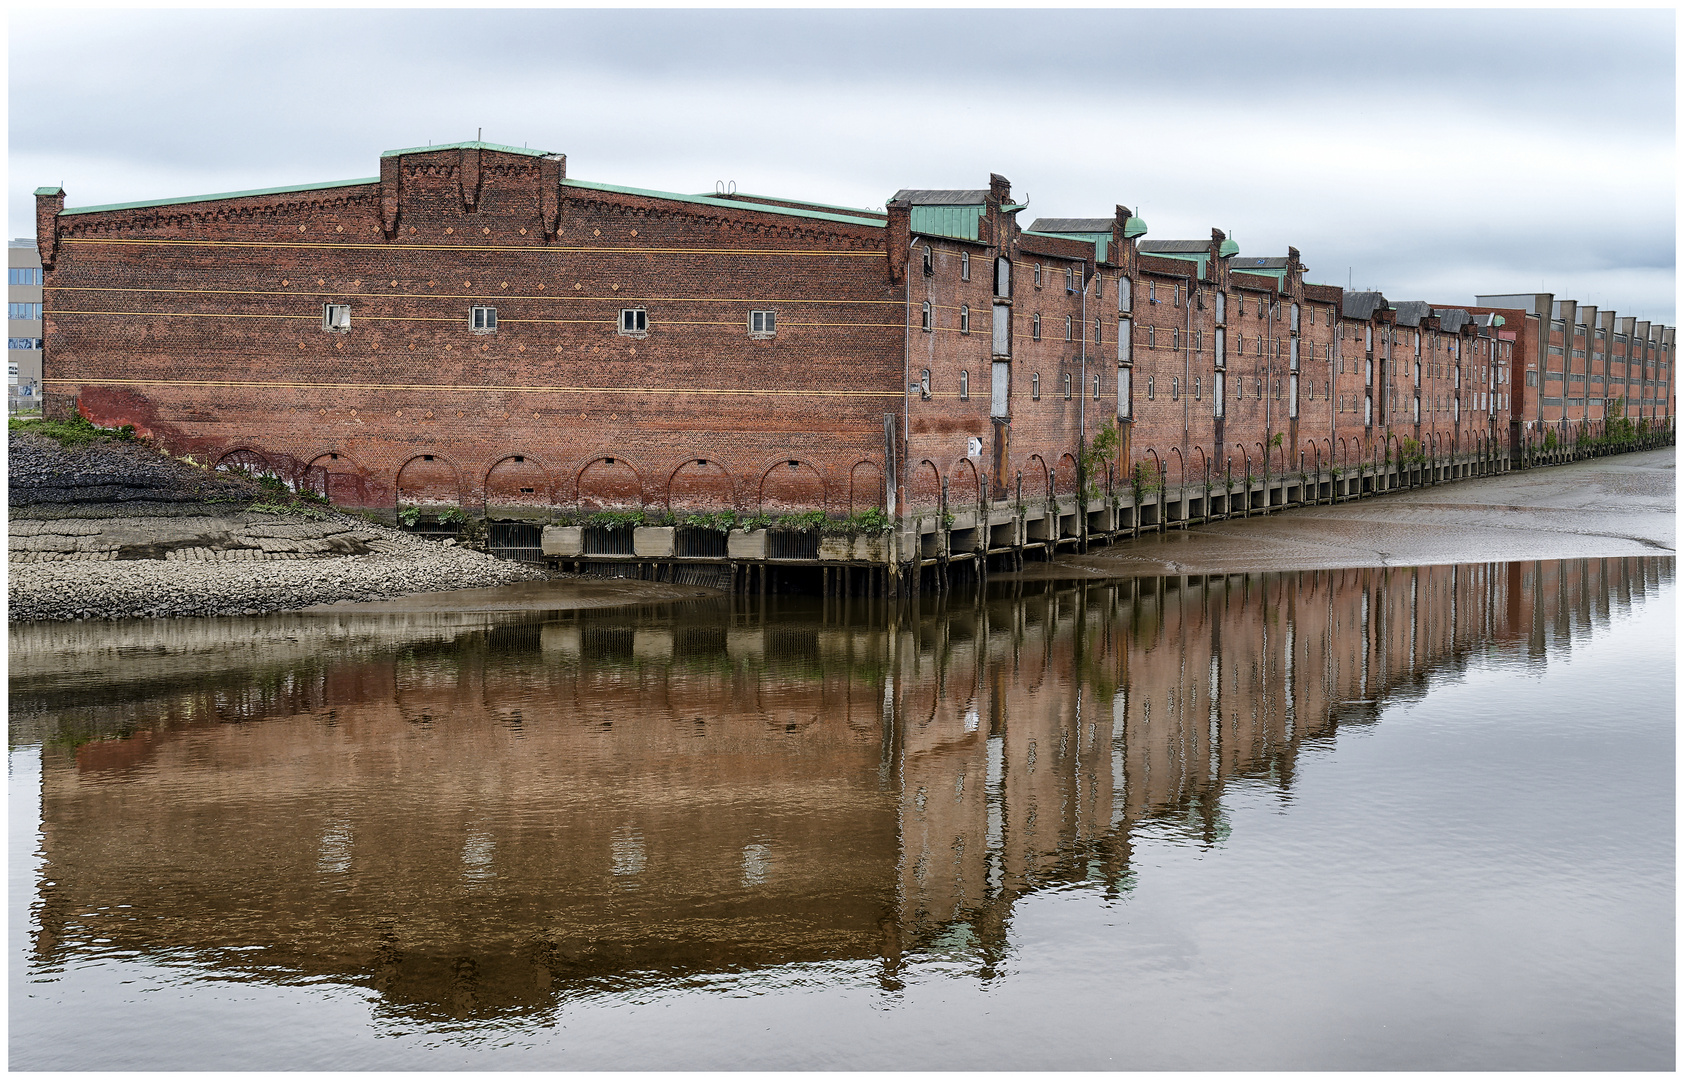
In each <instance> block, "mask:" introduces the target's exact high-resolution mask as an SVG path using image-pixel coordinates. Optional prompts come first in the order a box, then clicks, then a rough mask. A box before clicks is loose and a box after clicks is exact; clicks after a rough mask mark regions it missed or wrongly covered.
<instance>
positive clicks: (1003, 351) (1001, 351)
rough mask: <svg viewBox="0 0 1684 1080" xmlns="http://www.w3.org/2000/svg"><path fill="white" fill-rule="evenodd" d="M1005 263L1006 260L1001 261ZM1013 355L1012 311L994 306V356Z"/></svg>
mask: <svg viewBox="0 0 1684 1080" xmlns="http://www.w3.org/2000/svg"><path fill="white" fill-rule="evenodd" d="M1001 261H1002V262H1004V261H1005V260H1003V259H1002V260H1001ZM1011 354H1012V309H1011V308H1010V307H1008V306H1007V305H1005V304H995V305H994V355H995V356H1010V355H1011Z"/></svg>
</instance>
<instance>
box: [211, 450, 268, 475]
mask: <svg viewBox="0 0 1684 1080" xmlns="http://www.w3.org/2000/svg"><path fill="white" fill-rule="evenodd" d="M216 469H217V471H218V472H230V473H235V474H237V475H240V476H249V477H251V478H252V479H253V480H261V479H262V478H263V477H265V476H279V475H280V474H279V473H278V472H277V471H276V469H275V467H274V466H273V465H271V464H270V463H269V459H268V458H266V457H264V456H263V455H262V454H260V453H258V452H257V451H256V450H253V449H251V448H250V447H248V446H242V447H240V448H239V449H237V450H230V451H228V452H227V453H226V454H223V455H222V456H221V457H219V458H217V459H216Z"/></svg>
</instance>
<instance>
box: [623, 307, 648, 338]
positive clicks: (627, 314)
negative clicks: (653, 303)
mask: <svg viewBox="0 0 1684 1080" xmlns="http://www.w3.org/2000/svg"><path fill="white" fill-rule="evenodd" d="M648 332H649V313H648V312H647V311H645V310H644V309H643V308H622V309H620V333H622V334H647V333H648Z"/></svg>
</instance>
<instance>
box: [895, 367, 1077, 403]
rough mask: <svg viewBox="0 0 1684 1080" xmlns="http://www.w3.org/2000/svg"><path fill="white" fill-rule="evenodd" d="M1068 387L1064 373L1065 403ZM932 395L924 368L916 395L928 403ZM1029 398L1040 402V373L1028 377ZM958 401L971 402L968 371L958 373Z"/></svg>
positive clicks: (1068, 395)
mask: <svg viewBox="0 0 1684 1080" xmlns="http://www.w3.org/2000/svg"><path fill="white" fill-rule="evenodd" d="M1070 385H1071V384H1070V374H1069V373H1068V372H1066V373H1065V375H1064V400H1065V401H1069V400H1070ZM933 393H934V391H933V390H932V389H931V380H930V369H929V368H925V369H923V370H922V371H920V372H919V373H918V395H919V396H920V397H922V398H923V399H924V400H925V401H928V400H930V397H931V395H932V394H933ZM1029 396H1030V398H1031V399H1033V400H1035V401H1040V400H1041V373H1040V372H1039V371H1036V372H1031V373H1030V375H1029ZM1093 397H1094V400H1095V401H1098V400H1099V376H1098V375H1095V376H1094V377H1093ZM959 400H960V401H969V400H971V373H970V372H969V371H961V372H959Z"/></svg>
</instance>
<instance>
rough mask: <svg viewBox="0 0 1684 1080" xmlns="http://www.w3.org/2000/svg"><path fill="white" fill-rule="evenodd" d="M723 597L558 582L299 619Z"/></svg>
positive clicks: (615, 581) (341, 606)
mask: <svg viewBox="0 0 1684 1080" xmlns="http://www.w3.org/2000/svg"><path fill="white" fill-rule="evenodd" d="M721 595H723V594H722V593H721V592H720V591H719V590H718V589H709V588H706V587H704V586H701V585H669V584H666V583H665V582H659V581H638V580H636V579H634V578H558V579H552V580H545V581H517V582H515V583H514V584H511V585H498V586H496V587H494V588H489V589H455V590H452V591H449V592H427V593H415V594H414V595H412V596H399V597H395V598H393V599H390V600H366V601H353V600H340V601H336V602H334V603H331V604H315V605H313V606H311V607H306V608H298V609H297V610H296V611H295V612H294V614H299V615H386V614H391V615H398V614H402V615H421V614H432V613H435V612H445V611H449V612H466V613H475V614H479V613H492V612H523V611H581V610H584V609H586V608H606V607H623V606H629V605H633V604H668V603H673V602H675V601H680V600H701V599H705V598H707V597H712V596H721Z"/></svg>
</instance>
